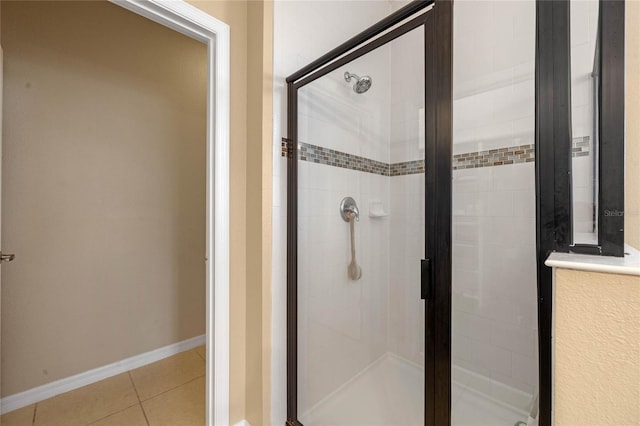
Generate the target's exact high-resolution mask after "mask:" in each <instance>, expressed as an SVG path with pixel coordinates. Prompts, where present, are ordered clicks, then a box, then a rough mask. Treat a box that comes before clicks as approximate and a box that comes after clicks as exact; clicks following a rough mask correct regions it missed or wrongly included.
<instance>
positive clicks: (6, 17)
mask: <svg viewBox="0 0 640 426" xmlns="http://www.w3.org/2000/svg"><path fill="white" fill-rule="evenodd" d="M2 20H3V22H2V42H3V47H4V51H5V76H4V90H5V100H4V101H5V102H4V111H3V115H4V123H5V127H4V148H3V155H4V170H3V180H2V186H3V188H2V190H3V210H2V219H3V235H2V246H3V247H4V248H5V250H11V251H13V252H15V253H16V260H15V261H14V262H13V263H12V264H10V265H5V266H4V267H3V270H2V293H3V298H2V303H3V306H2V351H3V352H2V371H3V381H2V395H3V396H7V395H11V394H14V393H16V392H20V391H24V390H27V389H30V388H33V387H35V386H38V385H41V384H44V383H48V382H51V381H54V380H56V379H60V378H64V377H67V376H70V375H73V374H76V373H79V372H82V371H86V370H89V369H92V368H95V367H99V366H102V365H105V364H108V363H111V362H114V361H117V360H121V359H124V358H127V357H129V356H133V355H137V354H140V353H143V352H146V351H149V350H152V349H156V348H158V347H161V346H164V345H168V344H171V343H174V342H178V341H181V340H184V339H187V338H190V337H194V336H197V335H200V334H203V333H204V332H205V327H204V325H205V322H204V319H205V303H204V287H205V282H204V252H205V241H204V225H205V202H204V200H205V164H206V163H205V161H206V160H205V152H206V151H205V149H206V57H207V53H206V46H205V45H203V44H201V43H198V42H196V41H194V40H192V39H190V38H187V37H185V36H183V35H180V34H178V33H176V32H174V31H171V30H169V29H167V28H165V27H163V26H161V25H158V24H155V23H153V22H151V21H149V20H147V19H144V18H142V17H140V16H138V15H135V14H133V13H131V12H128V11H126V10H124V9H122V8H120V7H118V6H115V5H113V4H110V3H107V2H10V1H3V2H2Z"/></svg>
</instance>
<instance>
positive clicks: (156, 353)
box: [0, 334, 206, 414]
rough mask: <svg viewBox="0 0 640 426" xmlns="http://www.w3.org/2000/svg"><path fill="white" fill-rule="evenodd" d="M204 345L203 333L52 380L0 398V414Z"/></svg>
mask: <svg viewBox="0 0 640 426" xmlns="http://www.w3.org/2000/svg"><path fill="white" fill-rule="evenodd" d="M205 342H206V338H205V335H204V334H203V335H201V336H196V337H192V338H191V339H187V340H183V341H182V342H178V343H174V344H172V345H168V346H164V347H162V348H159V349H155V350H153V351H149V352H145V353H143V354H140V355H135V356H132V357H130V358H127V359H123V360H121V361H116V362H114V363H112V364H109V365H105V366H103V367H98V368H94V369H93V370H89V371H85V372H84V373H80V374H76V375H74V376H71V377H65V378H64V379H60V380H56V381H55V382H51V383H47V384H46V385H42V386H38V387H35V388H33V389H29V390H26V391H24V392H20V393H16V394H14V395H9V396H7V397H4V398H2V399H0V407H2V412H1V414H6V413H8V412H10V411H13V410H17V409H19V408H22V407H26V406H27V405H31V404H34V403H36V402H40V401H44V400H45V399H48V398H52V397H54V396H56V395H60V394H61V393H65V392H69V391H72V390H74V389H78V388H81V387H83V386H87V385H90V384H91V383H96V382H99V381H100V380H104V379H106V378H109V377H113V376H115V375H117V374H121V373H124V372H126V371H129V370H133V369H135V368H139V367H142V366H144V365H147V364H151V363H153V362H156V361H160V360H161V359H164V358H167V357H170V356H172V355H175V354H178V353H180V352H184V351H188V350H189V349H193V348H195V347H198V346H202V345H204V344H205Z"/></svg>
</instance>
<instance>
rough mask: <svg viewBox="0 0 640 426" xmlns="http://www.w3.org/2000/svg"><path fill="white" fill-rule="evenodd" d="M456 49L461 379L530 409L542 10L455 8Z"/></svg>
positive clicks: (456, 335) (485, 5) (456, 284)
mask: <svg viewBox="0 0 640 426" xmlns="http://www.w3.org/2000/svg"><path fill="white" fill-rule="evenodd" d="M453 52H454V105H453V124H454V147H453V150H454V158H455V159H456V160H457V161H456V163H455V164H454V167H455V166H456V165H463V166H458V167H457V169H456V170H454V171H453V318H452V339H453V340H452V345H453V363H454V371H453V377H454V379H458V380H462V381H465V379H466V381H470V380H471V379H474V381H475V382H476V383H477V386H476V387H477V388H479V390H481V391H482V392H484V393H488V394H489V395H491V396H493V397H495V398H497V399H498V400H502V401H506V402H509V403H511V404H512V405H516V406H520V407H526V405H527V403H528V402H529V401H528V396H529V395H532V394H534V393H535V391H536V386H537V346H536V345H537V340H536V339H537V311H536V269H535V265H536V263H535V262H536V251H535V192H534V163H533V161H534V158H533V149H534V145H533V144H534V105H535V101H534V94H535V86H534V57H535V3H534V2H533V1H513V2H503V1H484V2H471V1H461V2H456V3H455V4H454V49H453ZM463 153H466V154H463ZM470 153H472V154H470ZM504 385H507V386H508V387H509V388H511V389H509V388H506V387H505V386H504ZM514 389H515V390H514Z"/></svg>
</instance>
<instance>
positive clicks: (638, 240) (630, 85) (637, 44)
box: [624, 1, 640, 249]
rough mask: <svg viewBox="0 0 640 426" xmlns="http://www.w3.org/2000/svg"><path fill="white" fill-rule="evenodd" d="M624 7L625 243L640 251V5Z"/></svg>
mask: <svg viewBox="0 0 640 426" xmlns="http://www.w3.org/2000/svg"><path fill="white" fill-rule="evenodd" d="M625 7H626V24H625V27H626V34H625V38H626V40H625V41H626V49H627V51H626V55H625V56H626V65H625V66H626V95H625V96H626V102H625V104H626V105H625V110H626V113H625V114H626V127H627V128H626V146H625V149H626V155H625V162H626V164H625V168H626V176H625V188H626V190H625V209H624V210H625V241H626V243H627V244H629V245H631V246H633V247H635V248H637V249H640V195H639V194H638V191H637V190H636V189H635V188H636V187H637V185H638V182H640V124H639V123H638V121H637V120H636V117H638V116H639V115H640V74H639V73H638V71H639V70H640V28H638V25H637V23H638V22H640V2H637V1H630V2H626V3H625Z"/></svg>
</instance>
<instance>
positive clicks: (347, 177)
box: [290, 21, 425, 426]
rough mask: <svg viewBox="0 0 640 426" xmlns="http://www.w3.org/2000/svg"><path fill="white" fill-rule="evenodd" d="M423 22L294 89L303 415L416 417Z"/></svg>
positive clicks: (365, 420)
mask: <svg viewBox="0 0 640 426" xmlns="http://www.w3.org/2000/svg"><path fill="white" fill-rule="evenodd" d="M423 23H424V21H421V22H419V25H414V28H413V29H411V30H410V31H405V32H404V33H403V34H402V35H400V36H398V37H397V38H395V39H394V40H392V41H389V42H388V43H386V44H383V45H381V46H379V47H377V48H375V49H374V50H371V51H370V52H368V53H366V54H364V55H361V56H359V57H357V58H355V59H354V60H352V61H350V62H348V63H345V64H343V65H341V66H339V67H336V68H335V69H334V70H333V71H331V72H328V73H326V74H325V75H323V76H322V77H320V78H317V79H315V80H314V81H312V82H310V83H308V84H306V85H304V86H303V87H300V88H299V89H297V138H296V139H295V140H296V143H297V159H296V168H297V170H296V171H297V181H296V184H297V193H296V195H297V212H296V221H297V224H296V229H297V366H296V367H297V368H296V371H297V383H296V385H297V395H296V396H295V397H296V404H297V420H298V421H299V422H301V423H302V424H304V425H306V426H313V425H344V426H347V425H349V426H355V425H367V426H372V425H389V426H391V425H394V426H396V425H416V426H417V425H424V424H425V419H424V410H425V405H424V401H425V384H424V377H425V374H424V365H425V302H424V300H422V299H421V297H420V295H421V275H420V274H421V269H420V268H421V263H420V260H421V259H422V258H423V257H424V247H425V223H424V222H425V220H424V218H425V175H424V158H425V157H424V155H425V129H424V123H425V69H424V59H416V58H423V57H424V51H425V45H424V40H425V32H424V27H423V25H422V24H423ZM290 161H291V159H290Z"/></svg>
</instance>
